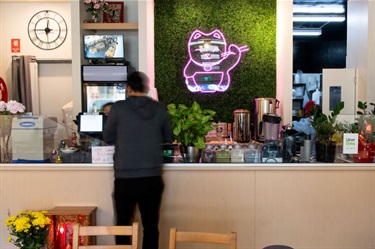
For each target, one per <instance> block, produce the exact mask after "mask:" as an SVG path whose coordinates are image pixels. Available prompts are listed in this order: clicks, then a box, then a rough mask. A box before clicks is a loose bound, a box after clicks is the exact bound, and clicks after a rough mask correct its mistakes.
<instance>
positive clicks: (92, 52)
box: [83, 34, 125, 59]
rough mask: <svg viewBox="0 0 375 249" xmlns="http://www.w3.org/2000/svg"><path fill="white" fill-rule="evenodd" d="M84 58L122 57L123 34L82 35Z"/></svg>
mask: <svg viewBox="0 0 375 249" xmlns="http://www.w3.org/2000/svg"><path fill="white" fill-rule="evenodd" d="M83 47H84V54H85V58H86V59H106V58H113V59H124V58H125V52H124V35H119V34H117V35H84V36H83Z"/></svg>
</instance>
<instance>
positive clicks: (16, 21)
mask: <svg viewBox="0 0 375 249" xmlns="http://www.w3.org/2000/svg"><path fill="white" fill-rule="evenodd" d="M41 10H54V11H56V12H58V13H59V14H61V15H62V16H63V17H64V19H65V21H66V23H67V25H68V36H67V38H66V40H65V42H64V43H63V44H62V45H61V46H60V47H59V48H57V49H54V50H48V51H47V50H42V49H39V48H37V47H36V46H34V45H33V44H32V43H31V41H30V39H29V37H28V31H27V27H28V23H29V20H30V18H31V17H32V16H33V15H34V14H35V13H37V12H39V11H41ZM20 13H21V14H20ZM12 38H19V39H20V40H21V52H20V53H11V39H12ZM71 44H72V41H71V13H70V3H69V2H61V3H42V2H31V3H28V2H23V3H19V2H0V76H1V77H2V78H3V79H4V80H5V82H6V83H7V86H8V91H9V93H11V91H12V90H11V89H12V86H11V57H12V56H13V55H18V56H20V55H34V56H36V58H37V60H43V59H48V60H55V59H68V60H70V59H71V58H72V55H71V54H72V45H71ZM39 86H40V88H43V89H41V90H40V94H41V95H40V111H41V112H40V114H42V115H46V116H57V117H58V119H59V121H61V118H62V116H61V113H62V112H61V107H62V105H64V104H66V103H67V102H68V101H70V100H71V98H72V76H71V64H39ZM9 98H10V99H12V96H11V94H9Z"/></svg>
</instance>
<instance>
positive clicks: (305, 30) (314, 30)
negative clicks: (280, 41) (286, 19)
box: [293, 28, 322, 36]
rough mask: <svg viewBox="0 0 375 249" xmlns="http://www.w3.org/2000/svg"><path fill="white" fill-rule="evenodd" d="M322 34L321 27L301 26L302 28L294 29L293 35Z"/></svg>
mask: <svg viewBox="0 0 375 249" xmlns="http://www.w3.org/2000/svg"><path fill="white" fill-rule="evenodd" d="M321 34H322V30H321V29H319V28H318V29H317V28H311V29H309V28H303V29H301V28H300V29H294V30H293V35H294V36H319V35H321Z"/></svg>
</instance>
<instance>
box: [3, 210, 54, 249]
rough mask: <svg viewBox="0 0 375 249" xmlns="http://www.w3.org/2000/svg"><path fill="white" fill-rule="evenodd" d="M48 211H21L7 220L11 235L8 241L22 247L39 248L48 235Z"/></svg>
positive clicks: (22, 248)
mask: <svg viewBox="0 0 375 249" xmlns="http://www.w3.org/2000/svg"><path fill="white" fill-rule="evenodd" d="M46 213H47V211H41V212H37V211H28V212H25V211H21V212H19V213H18V214H17V215H13V216H11V217H9V218H8V219H7V220H6V221H5V225H6V226H7V228H8V230H9V233H10V235H12V236H14V237H17V238H13V237H12V236H9V237H8V241H9V242H11V243H13V244H14V245H15V246H17V247H19V248H21V249H39V248H41V247H42V246H44V244H45V242H46V237H47V236H48V224H50V223H51V220H50V218H48V217H47V216H46Z"/></svg>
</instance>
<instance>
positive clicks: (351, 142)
mask: <svg viewBox="0 0 375 249" xmlns="http://www.w3.org/2000/svg"><path fill="white" fill-rule="evenodd" d="M342 146H343V153H344V154H358V134H356V133H344V141H343V144H342Z"/></svg>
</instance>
